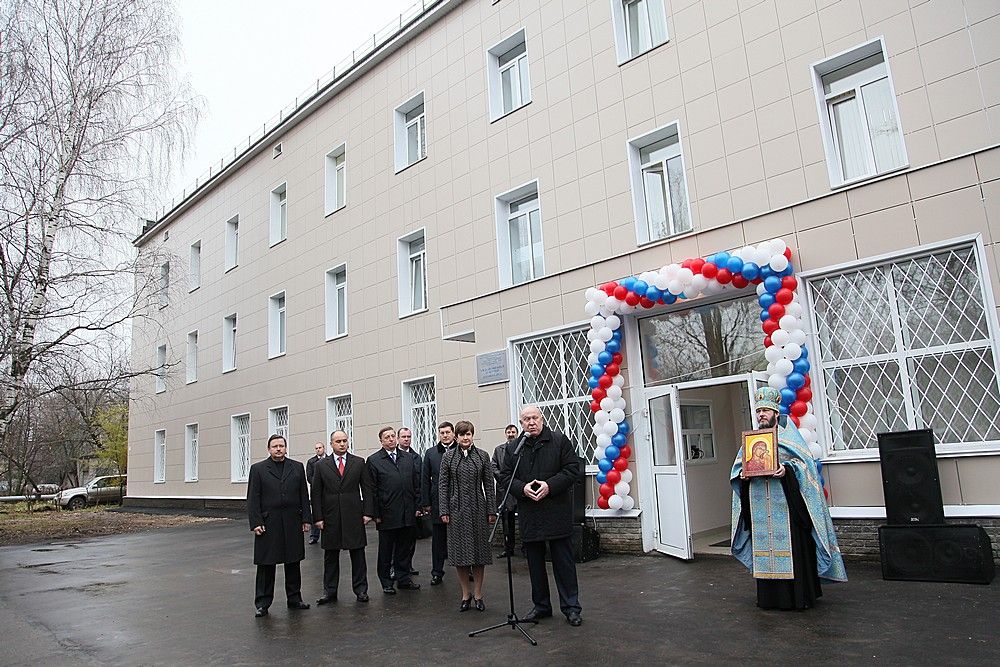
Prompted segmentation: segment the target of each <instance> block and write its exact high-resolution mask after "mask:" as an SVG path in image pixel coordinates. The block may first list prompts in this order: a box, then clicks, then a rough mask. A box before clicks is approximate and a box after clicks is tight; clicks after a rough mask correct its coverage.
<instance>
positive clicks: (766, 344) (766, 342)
mask: <svg viewBox="0 0 1000 667" xmlns="http://www.w3.org/2000/svg"><path fill="white" fill-rule="evenodd" d="M772 345H774V342H773V341H772V340H771V337H770V336H764V347H771V346H772Z"/></svg>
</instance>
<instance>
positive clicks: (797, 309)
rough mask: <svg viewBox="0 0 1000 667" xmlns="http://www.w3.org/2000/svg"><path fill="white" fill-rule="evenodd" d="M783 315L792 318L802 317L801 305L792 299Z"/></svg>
mask: <svg viewBox="0 0 1000 667" xmlns="http://www.w3.org/2000/svg"><path fill="white" fill-rule="evenodd" d="M785 314H786V315H791V316H792V317H802V304H801V303H800V302H799V301H798V300H797V299H792V302H791V303H790V304H788V305H787V306H785Z"/></svg>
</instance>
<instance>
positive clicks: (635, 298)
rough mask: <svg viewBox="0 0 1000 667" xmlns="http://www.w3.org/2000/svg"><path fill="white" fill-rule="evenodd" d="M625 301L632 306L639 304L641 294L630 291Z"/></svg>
mask: <svg viewBox="0 0 1000 667" xmlns="http://www.w3.org/2000/svg"><path fill="white" fill-rule="evenodd" d="M625 303H627V304H628V305H630V306H638V305H639V295H638V294H636V293H635V292H629V293H628V296H626V297H625Z"/></svg>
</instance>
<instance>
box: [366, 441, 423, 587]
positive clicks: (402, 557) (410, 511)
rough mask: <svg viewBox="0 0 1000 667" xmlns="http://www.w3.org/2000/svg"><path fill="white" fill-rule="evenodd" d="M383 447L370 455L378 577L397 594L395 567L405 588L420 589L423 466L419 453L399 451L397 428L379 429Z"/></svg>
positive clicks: (384, 585)
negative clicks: (415, 559)
mask: <svg viewBox="0 0 1000 667" xmlns="http://www.w3.org/2000/svg"><path fill="white" fill-rule="evenodd" d="M378 439H379V442H380V443H381V444H382V449H380V450H378V451H377V452H375V453H374V454H372V455H371V456H369V457H368V471H369V472H370V473H371V476H372V481H373V482H374V483H375V494H374V499H375V510H374V511H375V513H374V514H373V515H372V516H373V518H374V519H375V525H376V527H377V528H378V568H377V569H378V578H379V581H380V582H381V583H382V592H383V593H385V594H386V595H395V593H396V588H395V587H394V586H393V579H392V574H391V571H395V572H396V583H397V584H398V585H399V588H401V589H404V590H413V591H415V590H418V589H419V588H420V584H418V583H416V582H415V581H413V576H412V575H411V574H410V573H411V572H412V570H413V567H412V565H413V563H412V560H411V557H412V553H413V550H412V546H411V544H410V542H411V541H412V539H413V534H414V532H413V527H414V526H416V524H417V515H418V514H419V512H420V509H419V507H418V505H417V502H418V500H419V496H420V470H419V469H418V468H417V465H416V457H414V456H411V455H409V454H403V453H400V452H397V451H396V431H395V429H393V428H392V427H391V426H385V427H383V428H382V429H381V430H379V432H378Z"/></svg>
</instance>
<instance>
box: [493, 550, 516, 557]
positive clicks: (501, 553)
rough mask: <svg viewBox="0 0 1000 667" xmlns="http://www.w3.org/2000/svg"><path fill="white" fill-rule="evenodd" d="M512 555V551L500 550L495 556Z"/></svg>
mask: <svg viewBox="0 0 1000 667" xmlns="http://www.w3.org/2000/svg"><path fill="white" fill-rule="evenodd" d="M513 555H514V552H513V551H501V552H500V553H498V554H497V558H506V557H507V556H513Z"/></svg>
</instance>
